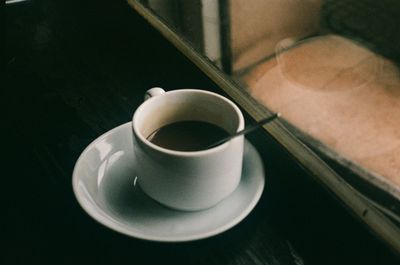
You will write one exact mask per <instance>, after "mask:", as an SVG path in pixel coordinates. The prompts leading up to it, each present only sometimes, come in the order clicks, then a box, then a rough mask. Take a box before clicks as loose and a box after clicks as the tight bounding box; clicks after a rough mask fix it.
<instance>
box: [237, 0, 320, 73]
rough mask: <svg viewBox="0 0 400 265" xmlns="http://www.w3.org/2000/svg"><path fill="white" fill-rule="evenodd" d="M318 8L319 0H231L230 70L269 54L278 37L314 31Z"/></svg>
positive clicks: (243, 66)
mask: <svg viewBox="0 0 400 265" xmlns="http://www.w3.org/2000/svg"><path fill="white" fill-rule="evenodd" d="M320 9H321V0H247V1H246V0H231V1H230V14H231V45H232V46H231V48H232V55H233V71H234V72H235V71H239V70H242V69H244V68H246V67H248V66H250V65H251V64H254V63H256V62H258V61H260V60H261V59H262V58H265V57H267V56H268V55H271V54H273V53H274V49H275V45H276V43H277V42H279V41H280V40H282V39H285V38H288V37H302V36H307V35H310V34H313V33H315V32H317V31H318V29H319V21H320Z"/></svg>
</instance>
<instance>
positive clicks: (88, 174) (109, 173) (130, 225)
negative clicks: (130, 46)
mask: <svg viewBox="0 0 400 265" xmlns="http://www.w3.org/2000/svg"><path fill="white" fill-rule="evenodd" d="M73 189H74V193H75V196H76V198H77V200H78V201H79V203H80V205H81V206H82V208H83V209H84V210H85V211H86V212H87V213H88V214H89V215H90V216H91V217H93V218H94V219H95V220H97V221H98V222H100V223H102V224H103V225H105V226H107V227H109V228H111V229H113V230H115V231H118V232H120V233H123V234H126V235H129V236H133V237H136V238H141V239H146V240H154V241H167V242H178V241H189V240H196V239H201V238H206V237H210V236H213V235H216V234H219V233H221V232H223V231H226V230H227V229H229V228H231V227H233V226H234V225H236V224H237V223H239V222H240V221H241V220H243V218H245V217H246V216H247V215H248V214H249V213H250V211H251V210H252V209H253V208H254V207H255V205H256V204H257V202H258V200H259V199H260V197H261V194H262V191H263V189H264V169H263V165H262V162H261V158H260V156H259V154H258V153H257V151H256V149H255V148H254V147H253V146H252V145H251V144H250V143H249V142H248V141H245V155H244V164H243V174H242V179H241V182H240V184H239V186H238V188H237V189H236V190H235V191H234V192H233V193H232V194H231V195H230V196H229V197H227V198H226V199H224V200H223V201H222V202H220V203H219V204H217V205H216V206H214V207H212V208H210V209H207V210H203V211H196V212H183V211H177V210H172V209H169V208H167V207H164V206H162V205H160V204H158V203H157V202H155V201H153V200H152V199H151V198H149V197H147V195H145V194H144V193H143V192H142V191H141V189H140V187H139V186H138V185H136V181H135V159H134V154H133V143H132V127H131V123H125V124H123V125H121V126H119V127H117V128H115V129H113V130H111V131H109V132H107V133H105V134H103V135H102V136H100V137H99V138H97V139H96V140H95V141H93V142H92V143H91V144H90V145H89V146H88V147H87V148H86V149H85V150H84V151H83V153H82V154H81V156H80V157H79V159H78V161H77V163H76V165H75V168H74V172H73Z"/></svg>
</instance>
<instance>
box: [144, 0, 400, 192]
mask: <svg viewBox="0 0 400 265" xmlns="http://www.w3.org/2000/svg"><path fill="white" fill-rule="evenodd" d="M146 3H147V4H148V6H149V7H150V8H151V9H152V10H154V11H155V13H157V14H158V15H159V16H160V17H161V18H163V19H164V20H165V22H166V23H167V24H168V25H170V26H172V27H173V28H175V30H176V31H177V32H178V33H179V34H180V36H182V37H183V38H184V39H185V40H186V41H188V42H189V43H190V44H191V46H192V47H194V48H195V49H196V51H198V52H199V53H201V54H203V55H205V56H206V57H208V58H209V59H210V60H211V61H212V62H214V63H215V65H217V66H218V67H220V68H221V69H222V70H223V71H224V72H225V73H226V74H228V75H230V77H231V79H232V80H235V82H237V83H238V84H240V85H241V86H242V87H243V89H244V90H245V91H247V92H248V93H249V94H250V95H251V96H253V97H254V98H255V99H256V100H258V101H259V102H260V103H262V104H263V105H264V106H265V107H266V108H267V109H270V110H273V111H279V112H281V113H282V114H283V116H284V118H285V119H286V120H287V121H289V122H290V124H292V125H294V126H295V127H296V128H298V129H299V131H302V132H303V133H305V134H306V135H311V136H312V137H314V138H315V139H317V140H318V141H319V142H321V143H323V144H324V145H326V146H329V147H330V148H332V149H333V150H334V151H335V152H337V153H339V154H340V157H342V156H343V157H345V158H349V159H350V160H352V161H355V162H356V163H358V164H359V165H361V166H362V167H363V168H366V169H368V170H369V171H370V172H373V173H378V175H381V176H383V177H384V179H385V180H387V181H388V182H389V183H391V184H394V185H395V186H397V189H398V190H399V191H400V122H399V121H400V74H399V69H398V64H399V63H400V45H399V43H400V40H399V36H398V27H399V25H400V2H399V1H397V0H384V1H375V0H364V1H356V0H302V1H300V0H252V1H244V0H219V1H209V0H195V1H185V0H148V1H146ZM399 194H400V192H399Z"/></svg>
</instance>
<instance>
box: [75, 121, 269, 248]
mask: <svg viewBox="0 0 400 265" xmlns="http://www.w3.org/2000/svg"><path fill="white" fill-rule="evenodd" d="M131 124H132V122H127V123H124V124H121V125H119V126H117V127H114V128H113V129H111V130H109V131H107V132H105V133H103V134H101V135H100V136H99V137H97V138H96V139H95V140H93V141H92V142H91V143H90V144H89V145H88V146H87V147H86V148H85V149H84V150H83V151H82V153H81V154H80V155H79V158H78V159H77V161H76V163H75V166H74V169H73V173H72V188H73V193H74V196H75V198H76V200H77V201H78V203H79V205H80V206H81V208H82V209H83V210H84V211H85V212H86V214H87V215H89V216H90V217H91V218H93V219H94V220H95V221H96V222H98V223H100V224H102V225H104V226H105V227H107V228H108V229H111V230H113V231H116V232H118V233H120V234H123V235H126V236H130V237H133V238H136V239H142V240H147V241H155V242H188V241H195V240H201V239H205V238H209V237H212V236H215V235H218V234H221V233H223V232H225V231H227V230H229V229H230V228H232V227H234V226H235V225H237V224H238V223H240V222H241V221H242V220H243V219H244V218H245V217H246V216H248V215H249V214H250V212H251V211H252V210H253V209H254V208H255V206H256V205H257V203H258V202H259V200H260V198H261V196H262V194H263V191H264V187H265V172H264V166H263V163H262V159H261V157H260V154H259V153H258V151H257V149H256V148H255V147H254V146H253V145H252V144H251V143H250V142H249V141H248V140H247V139H245V141H244V144H245V146H246V145H249V146H250V147H251V148H253V151H252V152H254V154H255V155H257V156H258V158H259V162H260V166H261V167H262V172H263V173H264V174H262V176H261V177H258V178H257V179H258V183H257V189H254V191H253V196H252V198H251V199H250V202H249V204H248V205H246V206H245V209H244V210H243V211H241V212H240V213H239V214H237V216H236V217H235V218H233V219H231V220H229V221H227V222H226V223H225V224H223V225H221V226H219V227H218V228H215V229H211V230H210V231H206V232H200V233H195V234H191V235H179V236H156V235H149V234H147V233H142V232H141V231H138V230H132V229H131V228H130V227H129V226H127V225H126V224H123V223H121V222H120V221H119V220H117V219H115V218H114V217H113V216H111V215H110V214H109V213H107V212H105V211H104V210H103V209H101V208H100V207H99V206H98V205H96V204H94V205H93V204H89V203H87V202H85V201H84V200H83V198H82V197H81V196H80V195H79V194H80V192H79V191H78V180H79V177H78V174H77V169H78V167H79V165H80V163H82V160H83V159H84V157H85V155H86V154H87V153H88V152H89V150H91V149H92V148H93V146H94V145H96V144H97V143H98V142H100V141H101V140H103V139H104V138H106V137H107V136H108V135H110V134H113V133H115V132H116V131H119V130H125V129H131ZM126 127H127V128H126ZM238 187H240V183H239V186H238ZM234 192H235V191H233V193H234ZM233 193H232V194H231V195H229V196H228V197H227V198H225V199H224V200H228V199H229V197H231V196H232V195H233ZM149 199H150V198H149ZM224 200H223V201H224ZM223 201H221V202H220V203H223ZM220 203H218V204H217V205H215V206H213V207H211V208H209V209H205V210H201V211H209V210H210V209H213V208H214V207H217V206H218V205H219V204H220ZM94 206H95V207H94ZM163 207H165V206H163ZM171 211H176V212H180V211H179V210H174V209H171ZM196 212H197V211H196ZM182 213H190V212H184V211H182Z"/></svg>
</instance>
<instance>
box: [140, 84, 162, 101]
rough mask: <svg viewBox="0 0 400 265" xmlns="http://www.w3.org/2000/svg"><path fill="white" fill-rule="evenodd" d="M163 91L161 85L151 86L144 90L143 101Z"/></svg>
mask: <svg viewBox="0 0 400 265" xmlns="http://www.w3.org/2000/svg"><path fill="white" fill-rule="evenodd" d="M164 93H165V90H164V89H162V88H161V87H153V88H150V89H149V90H147V91H146V93H145V94H144V101H146V100H148V99H149V98H151V97H156V96H159V95H162V94H164Z"/></svg>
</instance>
